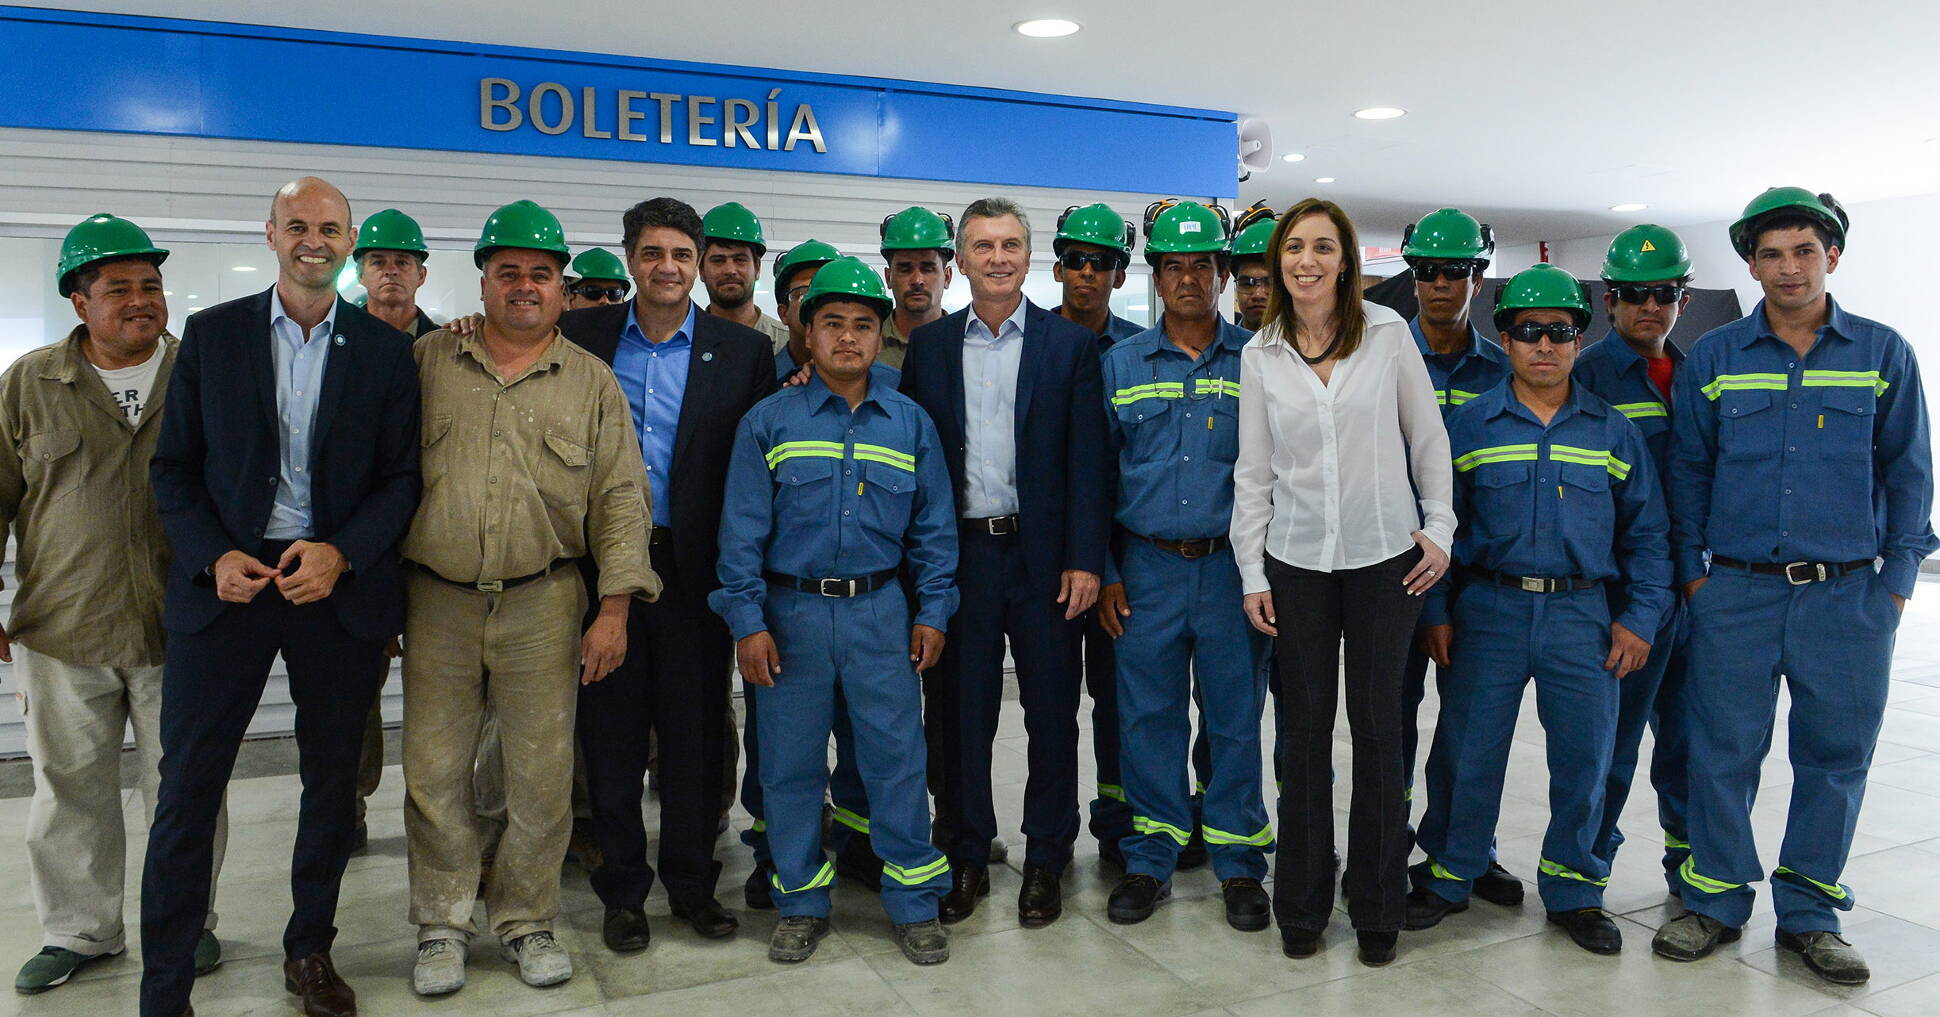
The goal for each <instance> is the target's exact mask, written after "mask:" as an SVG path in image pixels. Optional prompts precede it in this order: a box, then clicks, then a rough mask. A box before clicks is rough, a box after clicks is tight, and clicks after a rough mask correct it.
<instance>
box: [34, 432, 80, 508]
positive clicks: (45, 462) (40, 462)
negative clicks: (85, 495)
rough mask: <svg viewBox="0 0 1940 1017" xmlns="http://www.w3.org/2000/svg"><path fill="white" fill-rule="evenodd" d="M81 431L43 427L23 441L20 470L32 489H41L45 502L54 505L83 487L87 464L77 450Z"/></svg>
mask: <svg viewBox="0 0 1940 1017" xmlns="http://www.w3.org/2000/svg"><path fill="white" fill-rule="evenodd" d="M80 447H81V432H80V431H76V430H59V431H42V432H41V433H39V434H36V435H34V436H33V437H31V438H28V439H27V440H26V441H23V442H21V443H20V472H21V474H22V475H23V476H24V477H25V478H26V480H27V488H28V490H30V491H36V492H39V494H38V497H39V498H40V499H41V504H42V505H51V504H53V503H54V502H57V501H60V500H61V499H62V498H65V497H67V496H68V495H70V494H73V493H74V492H75V491H77V490H79V489H80V487H81V483H82V481H84V480H85V479H86V477H85V473H86V472H87V471H86V464H85V463H83V462H82V461H81V457H80V456H77V455H75V454H74V452H75V450H76V449H79V448H80Z"/></svg>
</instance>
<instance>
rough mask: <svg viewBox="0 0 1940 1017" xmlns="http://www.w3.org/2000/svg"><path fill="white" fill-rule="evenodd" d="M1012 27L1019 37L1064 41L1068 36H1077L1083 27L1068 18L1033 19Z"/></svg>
mask: <svg viewBox="0 0 1940 1017" xmlns="http://www.w3.org/2000/svg"><path fill="white" fill-rule="evenodd" d="M1010 27H1011V29H1012V30H1014V31H1015V32H1016V33H1017V34H1018V35H1024V36H1029V37H1030V38H1033V39H1062V38H1064V37H1065V36H1067V35H1075V34H1077V31H1078V29H1079V28H1081V27H1083V26H1082V25H1079V24H1078V23H1077V22H1075V21H1072V20H1070V19H1068V18H1032V19H1031V20H1029V21H1020V22H1018V23H1017V24H1015V25H1012V26H1010Z"/></svg>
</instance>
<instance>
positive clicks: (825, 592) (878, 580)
mask: <svg viewBox="0 0 1940 1017" xmlns="http://www.w3.org/2000/svg"><path fill="white" fill-rule="evenodd" d="M897 574H898V573H897V571H896V570H895V569H884V570H882V571H881V572H878V573H876V574H874V575H869V576H858V577H856V578H854V579H803V578H802V577H800V576H789V575H783V574H782V573H780V572H763V573H762V574H761V578H763V579H766V580H767V581H769V582H771V583H774V584H775V585H777V586H786V587H788V588H790V589H793V590H800V591H801V592H803V593H819V594H821V595H822V596H824V597H860V596H862V595H863V594H865V593H873V592H875V591H876V590H880V589H882V588H883V587H885V586H888V585H889V584H890V583H893V582H895V581H896V576H897Z"/></svg>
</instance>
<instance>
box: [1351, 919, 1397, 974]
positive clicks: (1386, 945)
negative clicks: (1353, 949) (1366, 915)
mask: <svg viewBox="0 0 1940 1017" xmlns="http://www.w3.org/2000/svg"><path fill="white" fill-rule="evenodd" d="M1354 938H1355V939H1356V940H1358V941H1359V944H1360V948H1361V949H1360V953H1359V955H1358V956H1359V957H1360V961H1361V963H1362V964H1365V965H1367V966H1368V967H1371V968H1379V967H1386V966H1387V965H1389V964H1392V963H1394V946H1395V944H1396V943H1397V942H1399V941H1400V939H1401V933H1399V932H1369V931H1367V930H1365V929H1361V930H1357V931H1356V932H1355V933H1354Z"/></svg>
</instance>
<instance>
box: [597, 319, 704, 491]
mask: <svg viewBox="0 0 1940 1017" xmlns="http://www.w3.org/2000/svg"><path fill="white" fill-rule="evenodd" d="M638 311H639V305H638V304H628V305H627V309H626V328H625V329H623V330H621V332H620V344H619V346H617V347H616V348H615V349H614V350H613V376H614V377H615V378H618V379H619V382H620V391H621V392H624V393H626V404H627V408H628V409H630V410H632V411H633V430H634V432H635V433H636V434H638V435H639V437H640V457H641V458H642V459H645V460H646V461H647V486H648V487H649V488H650V489H651V490H652V491H653V524H654V525H655V526H671V525H673V507H674V500H673V498H672V496H671V495H669V494H668V491H667V484H668V482H669V479H670V478H671V477H672V476H673V470H674V439H675V437H677V436H678V434H679V431H680V404H681V400H682V399H684V398H685V397H686V395H687V365H688V362H689V361H690V360H692V359H693V354H694V323H695V321H696V320H697V316H698V313H699V308H697V307H695V306H694V305H693V303H692V302H689V303H688V305H687V320H686V321H684V322H681V325H680V329H679V330H678V331H676V332H675V333H674V334H673V337H672V338H670V339H667V340H666V341H664V342H657V343H656V342H650V341H648V339H647V334H646V333H645V332H642V331H640V319H639V317H638Z"/></svg>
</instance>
